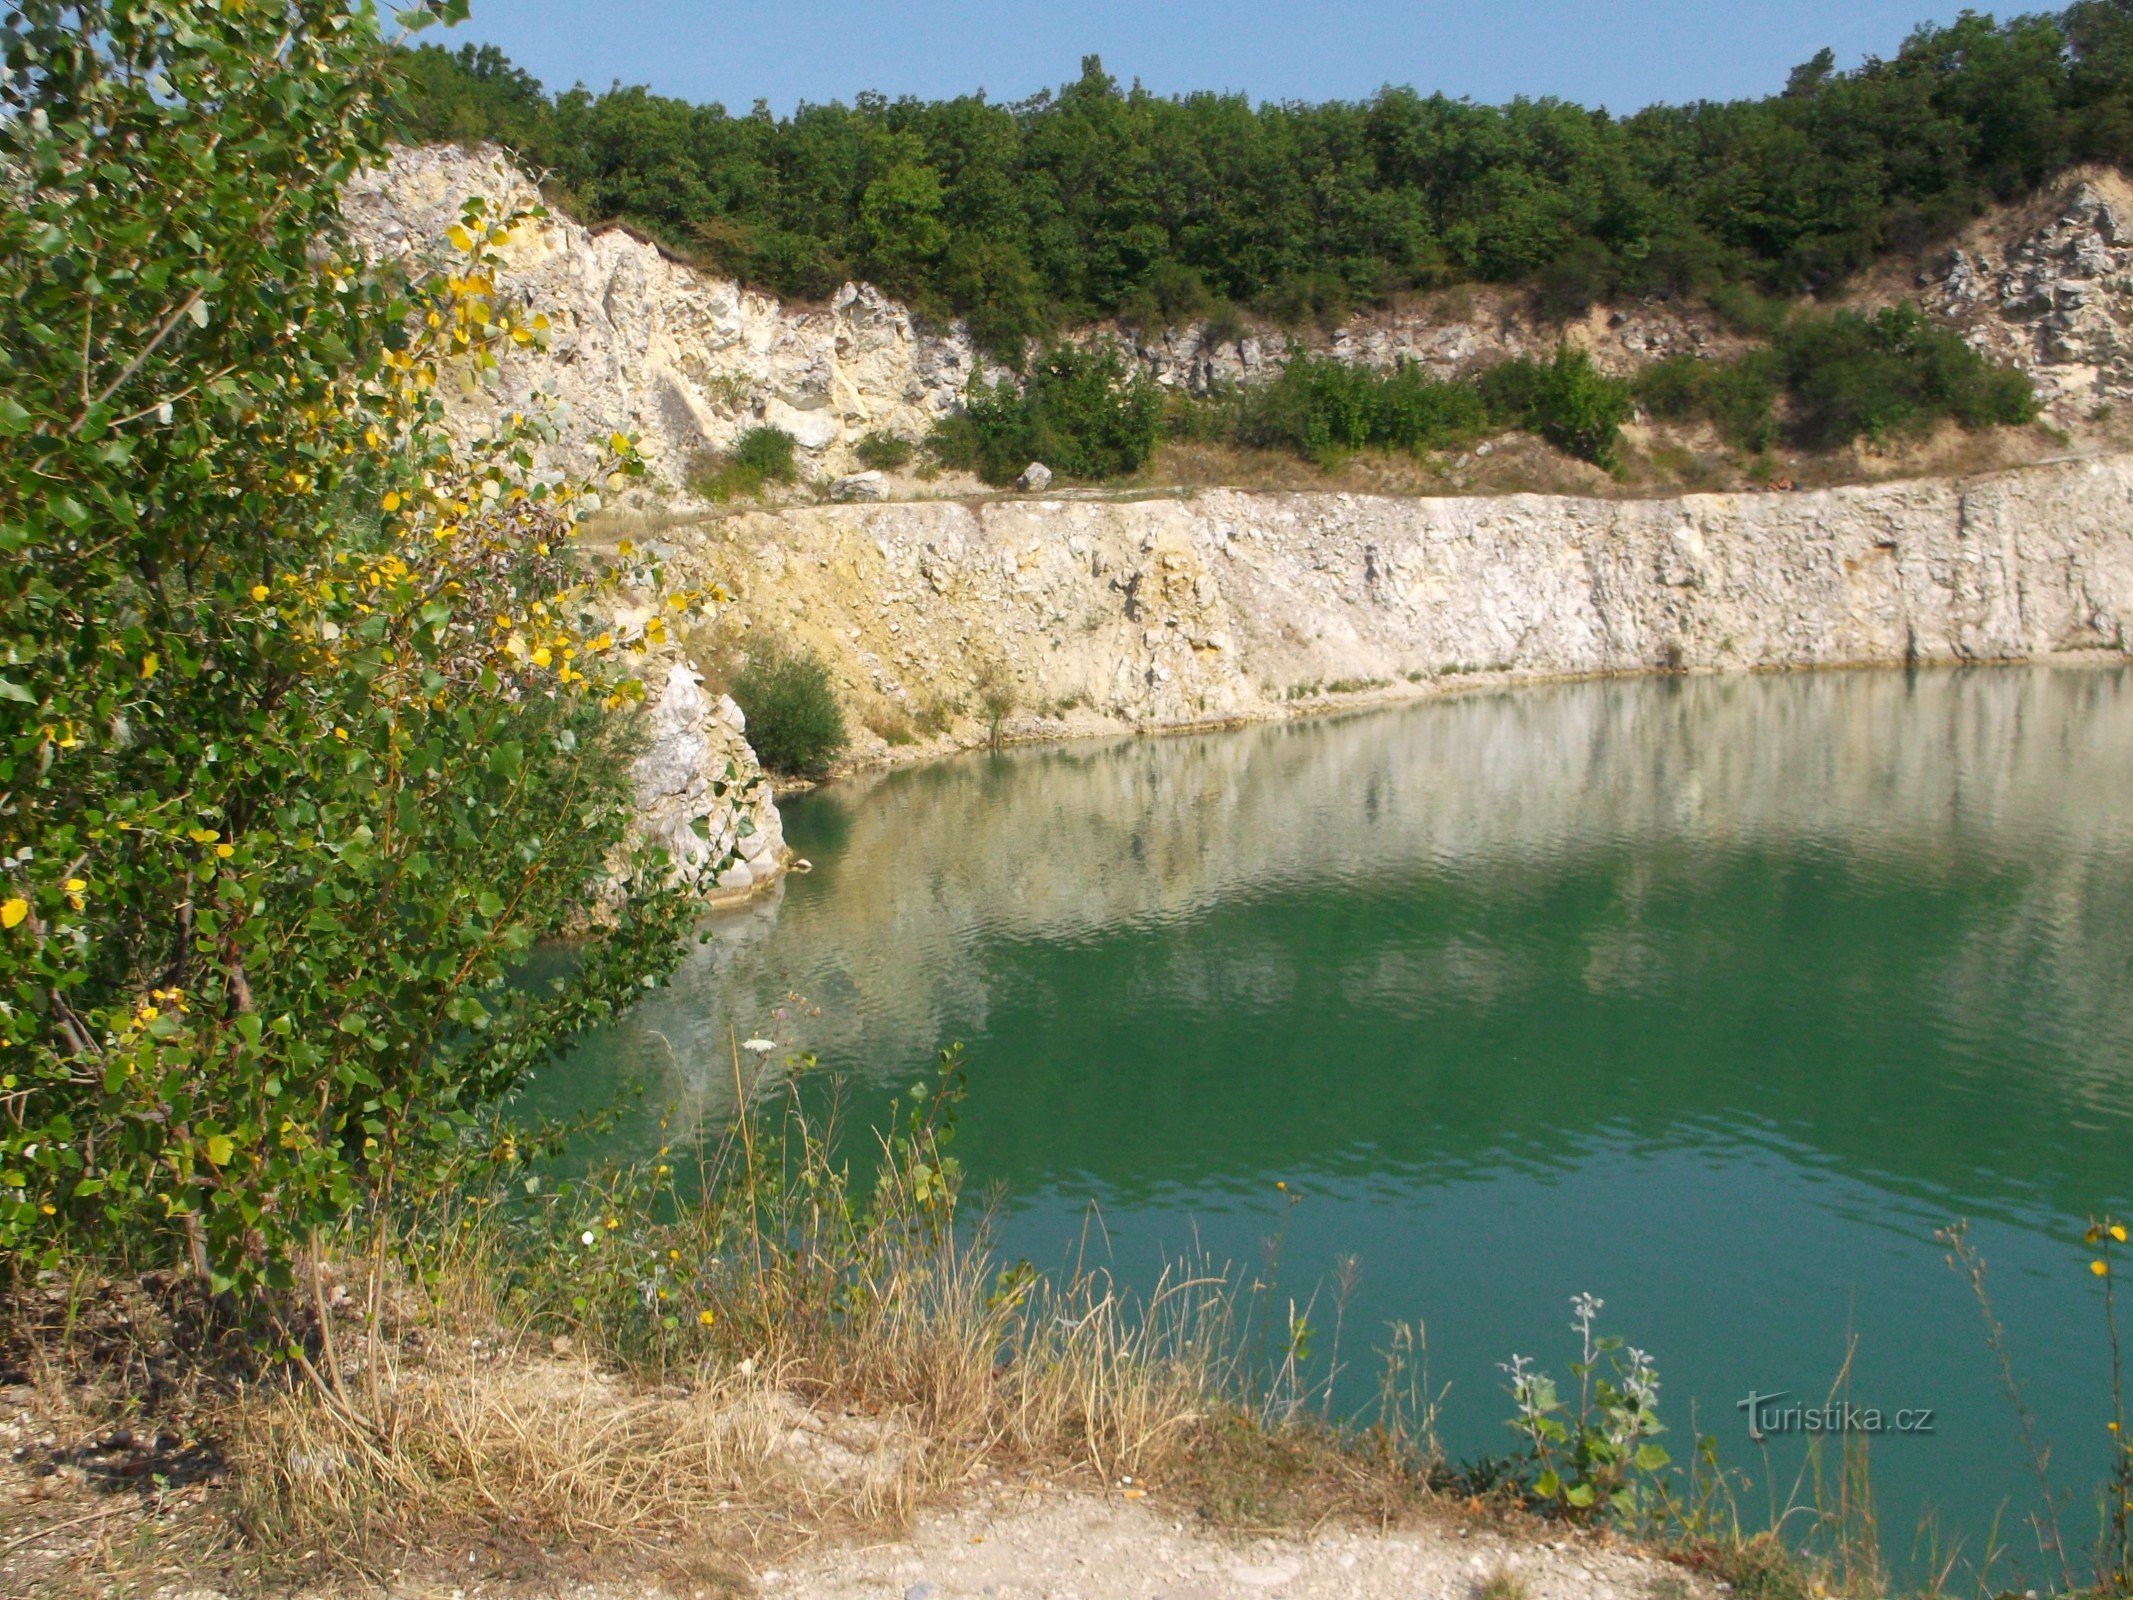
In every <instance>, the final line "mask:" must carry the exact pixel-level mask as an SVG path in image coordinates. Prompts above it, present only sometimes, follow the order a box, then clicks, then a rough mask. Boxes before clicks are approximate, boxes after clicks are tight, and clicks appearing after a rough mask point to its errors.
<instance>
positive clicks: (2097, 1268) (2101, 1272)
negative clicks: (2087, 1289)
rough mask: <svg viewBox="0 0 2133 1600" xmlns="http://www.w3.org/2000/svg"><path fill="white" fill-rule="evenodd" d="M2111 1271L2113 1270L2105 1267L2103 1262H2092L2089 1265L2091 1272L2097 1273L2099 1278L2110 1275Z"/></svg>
mask: <svg viewBox="0 0 2133 1600" xmlns="http://www.w3.org/2000/svg"><path fill="white" fill-rule="evenodd" d="M2110 1270H2111V1269H2110V1268H2109V1267H2107V1266H2105V1265H2104V1264H2103V1263H2102V1262H2101V1261H2091V1262H2090V1263H2089V1271H2091V1272H2093V1273H2095V1274H2096V1276H2097V1277H2099V1278H2101V1277H2104V1276H2106V1275H2108V1274H2109V1272H2110Z"/></svg>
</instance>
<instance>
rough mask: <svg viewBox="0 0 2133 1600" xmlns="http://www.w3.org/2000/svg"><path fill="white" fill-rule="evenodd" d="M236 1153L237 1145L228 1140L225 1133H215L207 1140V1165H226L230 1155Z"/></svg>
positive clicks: (228, 1162)
mask: <svg viewBox="0 0 2133 1600" xmlns="http://www.w3.org/2000/svg"><path fill="white" fill-rule="evenodd" d="M236 1153H237V1146H236V1145H235V1144H233V1143H231V1142H230V1136H229V1135H228V1134H226V1133H218V1134H215V1135H214V1136H212V1137H211V1138H210V1139H209V1140H208V1141H207V1160H208V1165H209V1166H214V1167H226V1166H228V1165H229V1164H230V1157H231V1156H233V1155H235V1154H236Z"/></svg>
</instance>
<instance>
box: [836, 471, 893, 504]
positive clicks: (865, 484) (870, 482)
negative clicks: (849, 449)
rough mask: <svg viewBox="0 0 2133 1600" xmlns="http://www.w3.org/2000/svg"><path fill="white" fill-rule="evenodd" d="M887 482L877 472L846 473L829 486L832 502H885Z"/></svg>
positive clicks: (887, 490) (887, 495) (887, 494)
mask: <svg viewBox="0 0 2133 1600" xmlns="http://www.w3.org/2000/svg"><path fill="white" fill-rule="evenodd" d="M888 497H889V481H888V479H886V478H884V477H883V476H882V475H881V474H880V473H878V472H848V473H846V474H845V475H844V476H843V477H841V478H839V479H838V480H837V481H836V482H835V483H832V484H831V485H830V498H831V499H832V500H886V499H887V498H888Z"/></svg>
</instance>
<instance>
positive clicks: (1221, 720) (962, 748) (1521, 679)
mask: <svg viewBox="0 0 2133 1600" xmlns="http://www.w3.org/2000/svg"><path fill="white" fill-rule="evenodd" d="M2126 666H2133V652H2125V651H2107V650H2064V651H2053V652H2047V653H2044V654H2040V655H2028V656H1993V657H1985V658H1969V659H1964V658H1957V657H1945V658H1939V659H1932V660H1927V659H1913V660H1886V659H1879V658H1862V659H1860V660H1856V661H1816V662H1808V663H1804V664H1799V665H1793V664H1782V665H1762V664H1757V665H1750V666H1740V667H1621V668H1611V669H1607V670H1602V671H1594V672H1539V673H1526V672H1515V671H1514V672H1491V673H1461V674H1458V675H1456V676H1455V677H1454V678H1453V680H1452V681H1451V682H1448V683H1447V682H1445V681H1443V680H1442V679H1435V680H1425V681H1423V682H1421V683H1403V682H1394V683H1389V684H1385V685H1382V686H1380V687H1378V688H1373V689H1362V690H1356V691H1354V692H1352V693H1347V694H1341V695H1337V696H1335V695H1327V696H1322V697H1317V698H1314V699H1312V700H1310V701H1303V702H1296V703H1293V704H1290V705H1286V706H1275V705H1270V706H1268V707H1266V708H1265V709H1264V710H1258V711H1239V712H1231V713H1226V714H1224V715H1222V716H1219V717H1209V718H1203V719H1193V720H1187V721H1181V722H1163V723H1126V722H1120V721H1115V720H1113V721H1104V720H1102V719H1094V718H1092V719H1089V720H1088V721H1085V722H1082V723H1079V724H1066V723H1062V724H1060V725H1058V726H1055V727H1040V728H1025V729H1023V730H1021V731H1017V732H1006V731H1003V732H1002V734H1001V736H1000V739H999V741H998V744H999V748H1000V750H1001V751H1003V752H1004V751H1005V750H1007V749H1009V748H1015V749H1036V748H1041V747H1047V746H1063V745H1071V744H1079V743H1084V742H1094V741H1096V740H1101V739H1165V738H1184V737H1189V736H1191V735H1194V734H1205V733H1233V732H1242V731H1243V730H1245V729H1247V728H1260V727H1267V726H1270V725H1272V724H1274V723H1280V722H1304V721H1310V720H1315V719H1318V718H1323V717H1339V716H1353V715H1360V714H1362V713H1365V712H1370V711H1390V710H1393V709H1396V708H1399V707H1404V706H1413V705H1418V704H1421V703H1423V702H1425V701H1432V700H1448V699H1452V698H1455V697H1458V696H1463V695H1471V694H1481V693H1488V692H1497V691H1503V690H1513V689H1540V688H1552V687H1557V686H1561V685H1566V684H1575V683H1614V682H1624V683H1627V682H1636V681H1640V680H1650V679H1689V678H1751V677H1780V676H1785V675H1789V674H1792V673H1839V672H1964V671H1973V670H1975V671H1997V670H2002V669H2005V668H2010V667H2049V668H2054V669H2058V670H2062V671H2065V670H2080V671H2108V670H2110V669H2112V668H2114V667H2126ZM992 744H993V741H992V740H991V739H990V738H989V737H988V736H986V735H984V734H979V735H976V736H973V737H970V738H958V737H954V736H942V737H939V738H936V739H933V740H930V741H928V742H926V743H924V744H920V745H903V746H896V745H892V746H889V747H887V748H886V749H884V750H880V751H870V752H868V753H867V754H865V755H862V756H858V757H847V758H844V759H841V760H840V761H839V762H838V763H837V765H836V766H835V767H834V768H833V769H832V770H831V771H830V772H829V773H828V774H827V775H826V776H824V777H821V778H813V779H810V778H773V780H772V788H773V793H774V794H775V796H776V798H777V799H779V800H785V799H789V798H791V797H792V796H794V795H802V794H810V793H812V792H814V791H815V790H817V789H823V788H828V787H831V786H833V785H836V784H840V783H843V782H845V781H847V780H848V779H853V778H862V777H866V776H869V775H871V774H875V773H882V772H895V771H901V770H903V769H905V768H909V767H920V766H925V765H927V764H928V763H931V762H934V761H945V760H949V759H951V758H953V757H955V756H961V755H970V754H972V753H974V752H977V751H982V750H986V749H988V748H990V747H991V746H992ZM786 855H787V857H788V858H791V857H792V851H791V850H790V849H789V848H788V849H787V850H786ZM790 864H791V863H790V860H788V861H787V862H786V863H785V867H784V868H781V870H780V872H779V874H778V879H781V878H782V877H783V876H784V872H785V870H787V869H789V867H790ZM778 879H771V880H769V881H770V882H776V881H778ZM733 892H734V893H735V894H738V895H740V896H741V898H740V899H737V900H733V901H732V902H731V903H732V904H736V905H738V904H743V903H745V901H746V899H747V897H748V893H749V892H748V891H733ZM720 903H721V904H725V903H727V902H726V901H724V900H721V902H720Z"/></svg>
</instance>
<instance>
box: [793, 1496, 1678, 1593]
mask: <svg viewBox="0 0 2133 1600" xmlns="http://www.w3.org/2000/svg"><path fill="white" fill-rule="evenodd" d="M1499 1574H1509V1575H1510V1576H1511V1577H1512V1578H1513V1579H1514V1580H1515V1581H1516V1584H1517V1589H1516V1591H1515V1592H1516V1593H1517V1594H1519V1595H1520V1596H1521V1600H1570V1597H1572V1596H1579V1597H1592V1600H1647V1597H1648V1600H1689V1597H1690V1596H1695V1595H1707V1594H1710V1593H1712V1592H1714V1591H1713V1590H1712V1588H1711V1585H1710V1584H1709V1583H1708V1582H1707V1581H1706V1580H1704V1579H1702V1578H1698V1577H1693V1576H1691V1575H1690V1574H1688V1573H1686V1572H1684V1571H1683V1570H1681V1569H1680V1568H1677V1567H1673V1566H1670V1565H1667V1564H1665V1563H1662V1562H1658V1561H1655V1560H1652V1559H1651V1558H1649V1557H1646V1556H1642V1555H1639V1554H1637V1553H1635V1552H1634V1551H1631V1550H1628V1549H1625V1548H1623V1547H1621V1546H1618V1545H1608V1544H1604V1543H1601V1542H1599V1541H1596V1540H1588V1539H1583V1538H1575V1539H1541V1538H1536V1537H1534V1536H1532V1535H1530V1534H1516V1535H1514V1534H1507V1533H1505V1532H1503V1531H1501V1530H1492V1529H1490V1528H1487V1527H1485V1526H1482V1525H1480V1524H1478V1523H1476V1522H1472V1521H1464V1520H1461V1519H1459V1518H1457V1517H1447V1518H1446V1519H1445V1520H1443V1521H1441V1522H1436V1523H1432V1524H1429V1525H1425V1526H1422V1527H1417V1528H1411V1529H1406V1530H1402V1531H1396V1532H1392V1533H1387V1534H1382V1535H1381V1534H1376V1533H1372V1532H1368V1531H1360V1530H1354V1529H1327V1530H1323V1531H1321V1532H1320V1533H1318V1534H1317V1535H1316V1536H1312V1537H1299V1536H1285V1537H1278V1538H1258V1539H1248V1540H1240V1539H1236V1538H1229V1537H1224V1536H1222V1535H1219V1534H1216V1533H1213V1532H1210V1531H1207V1530H1206V1529H1204V1528H1201V1527H1198V1526H1195V1525H1192V1524H1189V1523H1186V1522H1182V1521H1180V1520H1178V1519H1177V1518H1176V1517H1175V1516H1174V1515H1173V1514H1172V1513H1170V1512H1168V1511H1166V1510H1164V1509H1161V1508H1159V1507H1158V1506H1157V1505H1156V1504H1155V1503H1154V1502H1151V1501H1138V1502H1128V1501H1122V1500H1118V1499H1115V1498H1106V1499H1098V1498H1096V1497H1094V1496H1089V1495H1049V1496H1037V1497H1031V1496H1020V1495H1006V1494H1001V1495H994V1496H990V1497H987V1498H983V1499H979V1500H976V1501H974V1502H972V1503H971V1504H969V1505H967V1506H964V1507H963V1508H961V1509H959V1510H955V1511H951V1512H946V1513H942V1514H939V1515H934V1516H929V1517H926V1518H924V1519H922V1520H921V1521H920V1522H919V1524H918V1525H917V1526H916V1527H915V1528H914V1529H913V1530H912V1531H911V1533H910V1535H909V1536H908V1537H906V1538H903V1539H900V1540H897V1541H895V1542H894V1543H888V1544H878V1545H873V1546H860V1547H852V1548H845V1549H835V1550H825V1551H821V1552H819V1553H817V1554H815V1555H813V1556H812V1557H810V1558H809V1559H807V1560H805V1561H802V1562H799V1563H796V1564H794V1565H791V1566H789V1567H786V1568H783V1569H778V1570H772V1571H769V1572H765V1573H763V1574H762V1575H761V1578H760V1589H761V1593H762V1595H763V1596H764V1600H898V1597H901V1600H965V1597H978V1596H983V1597H986V1600H1247V1597H1252V1596H1259V1595H1268V1596H1284V1597H1290V1600H1380V1597H1384V1600H1391V1597H1394V1596H1400V1597H1412V1600H1477V1597H1478V1596H1479V1595H1480V1594H1481V1591H1482V1588H1483V1585H1484V1584H1486V1583H1488V1582H1489V1580H1490V1579H1491V1578H1492V1577H1496V1576H1497V1575H1499ZM1504 1587H1505V1586H1503V1585H1501V1584H1499V1585H1497V1586H1496V1589H1497V1592H1498V1594H1499V1595H1501V1594H1503V1592H1504ZM1506 1600H1508V1597H1506Z"/></svg>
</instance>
